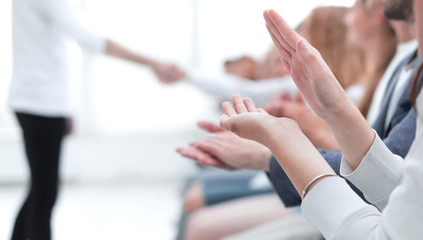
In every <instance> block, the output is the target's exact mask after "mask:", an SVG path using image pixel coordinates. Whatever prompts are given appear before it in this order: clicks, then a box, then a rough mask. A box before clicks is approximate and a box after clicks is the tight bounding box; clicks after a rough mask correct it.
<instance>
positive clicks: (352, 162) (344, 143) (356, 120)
mask: <svg viewBox="0 0 423 240" xmlns="http://www.w3.org/2000/svg"><path fill="white" fill-rule="evenodd" d="M344 103H345V104H344V105H343V106H342V107H340V108H339V109H340V110H339V111H337V112H336V113H334V114H331V115H330V116H328V117H327V118H326V119H325V120H326V122H327V123H328V126H329V128H330V130H331V132H332V133H333V135H334V136H335V138H336V141H337V142H338V144H339V147H340V149H341V151H342V152H343V153H344V156H345V160H346V162H347V163H348V164H349V166H350V167H351V168H352V169H353V170H354V169H356V168H357V167H358V166H359V165H360V163H361V160H362V159H363V158H364V156H365V155H366V153H367V152H368V151H369V149H370V147H371V145H372V143H373V141H374V138H375V134H374V132H373V131H372V129H371V128H370V126H369V125H368V124H367V122H366V120H365V119H364V117H363V116H362V115H361V113H360V112H359V110H358V109H357V108H356V107H355V105H354V104H353V103H352V102H351V101H349V100H346V101H345V102H344Z"/></svg>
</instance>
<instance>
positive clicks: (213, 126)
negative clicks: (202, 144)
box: [197, 121, 224, 133]
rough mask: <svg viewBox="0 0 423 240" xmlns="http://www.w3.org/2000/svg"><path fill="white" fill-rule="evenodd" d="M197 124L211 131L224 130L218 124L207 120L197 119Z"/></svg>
mask: <svg viewBox="0 0 423 240" xmlns="http://www.w3.org/2000/svg"><path fill="white" fill-rule="evenodd" d="M197 126H198V127H199V128H201V129H204V130H206V131H208V132H212V133H215V132H222V131H224V130H223V129H222V128H221V127H220V126H219V125H218V124H216V123H213V122H209V121H198V122H197Z"/></svg>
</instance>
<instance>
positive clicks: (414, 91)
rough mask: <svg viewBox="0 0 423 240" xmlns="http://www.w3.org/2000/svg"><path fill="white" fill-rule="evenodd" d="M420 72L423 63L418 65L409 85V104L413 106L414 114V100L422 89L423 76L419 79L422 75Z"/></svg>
mask: <svg viewBox="0 0 423 240" xmlns="http://www.w3.org/2000/svg"><path fill="white" fill-rule="evenodd" d="M422 71H423V62H422V63H420V65H419V66H418V67H417V70H416V73H415V74H414V76H413V81H412V83H411V104H412V105H413V108H414V111H415V112H416V113H417V108H416V100H417V96H418V95H419V93H420V90H421V88H422V81H423V76H422V77H420V75H421V74H422Z"/></svg>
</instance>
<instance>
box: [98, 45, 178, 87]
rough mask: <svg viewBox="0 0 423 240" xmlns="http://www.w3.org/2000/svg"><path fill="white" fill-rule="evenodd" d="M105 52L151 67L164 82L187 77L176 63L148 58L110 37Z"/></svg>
mask: <svg viewBox="0 0 423 240" xmlns="http://www.w3.org/2000/svg"><path fill="white" fill-rule="evenodd" d="M105 54H106V55H108V56H111V57H116V58H120V59H123V60H127V61H130V62H133V63H137V64H140V65H145V66H147V67H151V69H152V70H153V71H154V72H155V74H156V75H157V77H158V78H159V80H160V81H161V82H164V83H169V82H174V81H177V80H179V79H182V78H184V77H185V73H184V72H183V71H182V70H181V69H179V68H178V67H177V66H176V65H174V64H170V63H163V62H159V61H156V60H153V59H151V58H147V57H145V56H142V55H140V54H137V53H135V52H133V51H131V50H129V49H127V48H125V47H124V46H122V45H120V44H118V43H116V42H115V41H113V40H110V39H108V40H107V44H106V52H105Z"/></svg>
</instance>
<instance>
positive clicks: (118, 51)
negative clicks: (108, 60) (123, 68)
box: [106, 39, 157, 67]
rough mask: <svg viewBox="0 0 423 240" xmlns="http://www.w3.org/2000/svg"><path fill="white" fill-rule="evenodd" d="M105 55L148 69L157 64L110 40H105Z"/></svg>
mask: <svg viewBox="0 0 423 240" xmlns="http://www.w3.org/2000/svg"><path fill="white" fill-rule="evenodd" d="M106 55H108V56H111V57H116V58H120V59H123V60H127V61H130V62H133V63H137V64H141V65H146V66H150V67H153V66H154V65H156V64H157V62H156V61H154V60H152V59H149V58H147V57H144V56H141V55H139V54H137V53H135V52H133V51H131V50H129V49H127V48H125V47H123V46H122V45H120V44H118V43H116V42H114V41H113V40H110V39H108V40H107V46H106Z"/></svg>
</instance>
